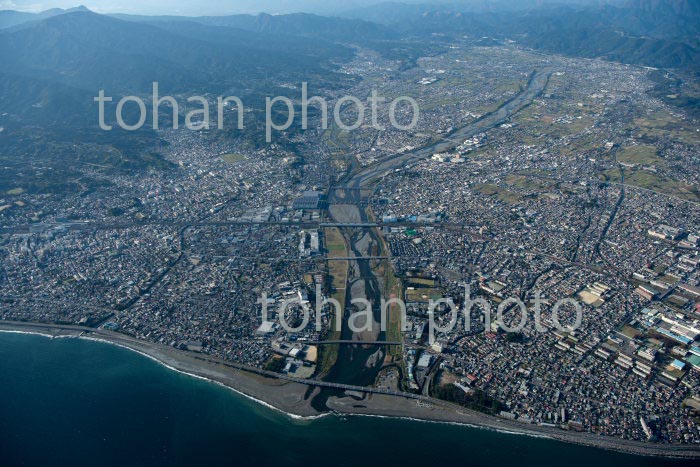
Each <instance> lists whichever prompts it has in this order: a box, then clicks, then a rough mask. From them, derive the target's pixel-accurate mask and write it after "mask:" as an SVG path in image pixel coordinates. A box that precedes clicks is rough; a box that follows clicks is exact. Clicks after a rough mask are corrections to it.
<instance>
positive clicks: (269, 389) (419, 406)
mask: <svg viewBox="0 0 700 467" xmlns="http://www.w3.org/2000/svg"><path fill="white" fill-rule="evenodd" d="M0 331H5V332H19V333H31V334H40V335H43V336H47V337H51V338H81V339H89V340H95V341H101V342H104V343H108V344H113V345H118V346H120V347H124V348H127V349H129V350H132V351H134V352H137V353H139V354H141V355H143V356H145V357H147V358H150V359H152V360H154V361H156V362H158V363H160V364H161V365H164V366H166V367H167V368H169V369H171V370H173V371H178V372H181V373H185V374H188V375H190V376H193V377H195V378H201V379H205V380H207V381H210V382H213V383H215V384H219V385H222V386H225V387H227V388H229V389H231V390H233V391H235V392H236V393H238V394H241V395H243V396H245V397H247V398H249V399H251V400H254V401H255V402H257V403H259V404H262V405H265V406H266V407H268V408H270V409H272V410H276V411H280V412H283V413H285V414H286V415H288V416H289V417H290V418H292V419H295V420H308V419H313V418H316V417H320V416H324V415H327V413H322V412H318V411H317V410H315V409H313V408H312V407H311V406H310V404H309V401H310V399H311V395H312V393H313V392H314V391H315V390H317V389H315V390H314V389H313V388H311V389H310V387H309V386H307V385H305V384H302V383H297V382H292V381H284V380H281V379H279V378H273V377H269V376H265V375H261V374H256V373H255V372H252V371H247V370H245V369H242V368H235V367H234V366H233V365H232V364H231V363H230V362H225V361H222V360H218V359H214V358H211V357H208V356H204V355H199V354H194V353H191V352H184V351H180V350H177V349H173V348H171V347H168V346H164V345H159V344H153V343H149V342H144V341H141V340H138V339H134V338H131V337H129V336H125V335H123V334H119V333H115V332H111V331H107V330H102V329H99V330H96V329H90V328H84V327H80V326H61V325H47V324H38V323H17V322H0ZM251 370H254V369H251ZM328 406H329V408H331V409H332V410H334V411H335V412H338V413H341V414H347V415H350V416H374V417H395V418H403V419H412V420H420V421H426V422H439V423H451V424H461V425H467V426H471V427H478V428H484V429H489V430H498V431H501V432H508V433H513V434H521V435H528V436H536V437H546V438H549V439H554V440H559V441H564V442H567V443H574V444H580V445H586V446H592V447H597V448H602V449H608V450H614V451H620V452H626V453H632V454H639V455H646V456H660V457H677V458H686V459H697V458H700V446H699V447H692V446H682V445H667V444H654V443H643V442H637V441H627V440H620V439H615V438H608V437H603V436H598V435H592V434H589V433H576V432H569V431H565V430H561V429H558V428H552V427H543V426H538V425H530V424H528V425H524V424H522V423H518V422H514V421H510V420H505V419H500V418H497V417H492V416H489V415H485V414H482V413H479V412H475V411H470V410H467V409H465V408H462V407H458V406H455V405H452V404H449V403H446V402H444V401H438V400H431V401H430V403H428V404H426V403H423V402H420V403H419V402H418V401H416V400H414V399H408V398H403V397H399V396H389V395H384V394H369V395H367V396H366V397H365V398H364V399H363V400H358V399H356V398H353V397H332V398H330V399H329V401H328Z"/></svg>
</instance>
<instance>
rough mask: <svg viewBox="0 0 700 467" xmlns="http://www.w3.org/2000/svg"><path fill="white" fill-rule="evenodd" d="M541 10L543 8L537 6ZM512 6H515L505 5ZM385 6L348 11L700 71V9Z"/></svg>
mask: <svg viewBox="0 0 700 467" xmlns="http://www.w3.org/2000/svg"><path fill="white" fill-rule="evenodd" d="M535 3H537V5H535ZM505 5H506V6H507V5H509V4H505ZM470 6H471V8H468V9H460V8H459V6H455V5H444V6H440V5H434V4H426V5H413V4H412V5H401V4H398V3H383V4H379V5H377V6H375V7H372V8H362V9H356V10H352V11H348V12H346V13H345V15H346V16H347V17H349V18H355V19H364V20H367V21H373V22H377V23H379V24H383V25H385V26H387V27H389V28H391V29H393V30H400V31H402V32H403V33H404V34H431V33H438V34H452V35H464V34H467V35H471V36H473V37H479V36H486V37H492V38H496V39H512V40H515V41H516V42H518V43H520V44H522V45H524V46H527V47H532V48H535V49H538V50H543V51H546V52H551V53H561V54H566V55H572V56H582V57H588V58H604V59H608V60H613V61H620V62H624V63H632V64H638V65H646V66H653V67H662V68H690V69H692V68H696V69H698V68H700V2H697V1H692V0H621V1H620V2H580V4H579V2H575V3H573V4H567V5H558V4H556V3H554V2H552V3H551V4H545V5H542V4H541V3H540V2H521V3H519V6H520V8H519V9H516V4H515V2H513V5H512V10H510V11H504V10H507V8H506V7H505V6H503V4H502V8H500V9H499V8H488V7H487V6H483V7H482V8H479V7H478V2H473V3H470Z"/></svg>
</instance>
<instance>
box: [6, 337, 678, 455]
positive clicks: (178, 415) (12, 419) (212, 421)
mask: <svg viewBox="0 0 700 467" xmlns="http://www.w3.org/2000/svg"><path fill="white" fill-rule="evenodd" d="M248 465H250V466H268V465H270V466H276V467H286V466H297V465H303V466H314V465H324V466H356V465H364V466H374V465H378V466H394V465H396V466H413V465H416V466H418V465H420V466H431V465H443V466H446V465H459V466H490V467H491V466H510V465H517V466H520V467H528V466H538V467H540V466H559V467H560V466H562V465H565V466H566V467H575V466H595V467H602V466H608V465H609V466H616V467H623V466H634V467H644V466H667V465H668V466H676V465H692V463H688V462H687V461H686V462H683V461H675V460H659V459H652V458H647V457H639V456H632V455H625V454H618V453H613V452H608V451H603V450H599V449H593V448H587V447H581V446H575V445H568V444H565V443H560V442H556V441H551V440H546V439H538V438H532V437H526V436H522V435H512V434H505V433H498V432H494V431H488V430H481V429H476V428H468V427H462V426H454V425H447V424H435V423H425V422H418V421H411V420H396V419H384V418H369V417H350V418H348V419H345V420H343V419H339V418H337V417H334V416H329V417H323V418H320V419H316V420H311V421H298V420H292V419H290V418H289V417H287V416H286V415H284V414H281V413H279V412H277V411H275V410H272V409H269V408H265V407H263V406H261V405H259V404H257V403H255V402H253V401H251V400H249V399H247V398H245V397H243V396H240V395H238V394H236V393H234V392H232V391H230V390H228V389H226V388H223V387H220V386H217V385H215V384H211V383H208V382H206V381H202V380H199V379H195V378H191V377H189V376H187V375H183V374H180V373H177V372H173V371H170V370H168V369H166V368H164V367H162V366H161V365H159V364H157V363H156V362H154V361H152V360H150V359H148V358H146V357H143V356H141V355H138V354H136V353H133V352H130V351H128V350H126V349H122V348H119V347H116V346H112V345H108V344H103V343H98V342H91V341H86V340H80V339H49V338H45V337H42V336H35V335H26V334H8V333H0V466H2V467H10V466H12V467H14V466H41V467H45V466H72V467H78V466H119V467H125V466H150V467H157V466H248Z"/></svg>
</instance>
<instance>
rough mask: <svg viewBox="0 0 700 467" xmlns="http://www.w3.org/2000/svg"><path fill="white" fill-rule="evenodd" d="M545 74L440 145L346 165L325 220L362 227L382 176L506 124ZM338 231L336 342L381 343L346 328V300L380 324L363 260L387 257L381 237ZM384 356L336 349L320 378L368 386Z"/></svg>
mask: <svg viewBox="0 0 700 467" xmlns="http://www.w3.org/2000/svg"><path fill="white" fill-rule="evenodd" d="M549 75H550V72H549V70H536V71H533V73H532V74H531V75H530V79H529V81H528V83H527V87H526V88H525V89H524V90H523V91H522V92H520V93H519V94H518V95H517V96H515V97H514V98H512V99H511V100H509V101H507V102H505V103H504V104H502V105H501V106H500V107H499V108H498V109H496V110H495V111H493V112H492V113H489V114H486V115H484V116H482V117H481V118H479V119H477V120H475V121H473V122H471V123H469V124H467V125H465V126H464V127H461V128H458V129H457V130H455V131H454V132H452V133H451V134H449V135H447V136H445V138H444V139H443V140H442V141H439V142H437V143H433V144H431V145H429V146H425V147H422V148H418V149H415V150H413V151H410V152H407V153H402V154H397V155H395V156H392V157H389V158H388V159H385V160H383V161H381V162H379V163H377V164H375V165H372V166H369V167H365V168H361V169H359V170H355V169H356V168H357V167H356V165H355V164H354V163H351V164H350V167H351V169H350V171H349V172H348V174H347V176H346V177H345V178H344V179H343V181H342V182H341V183H340V184H339V185H338V186H336V187H333V188H331V192H330V193H329V194H328V201H329V209H328V216H329V218H330V219H332V221H333V222H335V223H338V224H352V223H367V222H368V214H367V211H366V206H367V198H368V197H369V193H371V191H372V188H373V187H374V186H376V184H377V183H379V181H380V180H381V178H382V177H383V176H384V175H386V174H388V173H390V172H392V171H397V170H401V169H402V168H405V167H407V166H410V164H412V163H414V162H416V161H418V160H421V159H424V158H427V157H430V156H431V155H432V154H433V153H436V152H444V151H449V150H451V149H454V148H455V147H457V146H458V145H459V144H460V143H461V142H462V140H464V139H466V138H469V137H472V136H474V135H476V134H479V133H482V132H485V131H488V130H489V129H491V128H494V127H496V126H497V125H500V124H502V123H504V122H506V121H507V120H508V119H509V118H510V117H511V116H512V115H514V114H515V113H517V112H519V111H520V110H522V109H523V108H525V107H527V106H528V105H529V104H530V102H532V100H533V99H534V98H536V97H537V96H538V95H539V94H540V93H541V92H542V91H543V90H544V88H545V86H546V85H547V82H548V81H549ZM340 232H341V234H342V235H343V237H344V238H345V242H346V245H347V247H348V253H349V256H350V257H352V258H353V259H350V260H348V261H349V263H350V267H349V271H350V273H349V274H348V277H347V282H346V290H349V291H350V293H347V294H346V296H345V303H344V304H343V306H344V310H343V314H344V316H343V320H342V330H341V339H343V340H358V341H371V342H377V341H383V340H386V332H384V331H379V332H374V333H363V334H361V335H358V334H357V333H354V332H353V331H352V330H351V329H350V327H349V321H348V318H349V317H350V315H351V313H352V312H353V310H356V308H354V305H352V303H351V302H352V300H353V299H358V298H363V299H367V300H369V301H370V302H371V303H372V316H373V318H374V321H375V324H376V323H379V322H381V316H380V314H381V307H380V303H381V299H382V298H386V297H383V294H382V291H383V285H384V283H383V281H384V279H383V278H380V277H377V274H376V272H375V268H373V267H372V260H371V259H367V258H366V257H367V256H371V255H372V251H376V252H377V255H378V256H381V255H385V254H388V252H382V250H383V248H382V242H381V241H380V238H379V236H380V235H381V234H380V232H379V230H378V228H369V227H351V226H344V227H341V228H340ZM373 249H374V250H373ZM386 264H387V267H391V264H390V262H389V261H388V260H387V261H386ZM378 351H381V353H382V354H381V355H379V354H377V352H378ZM386 352H387V347H386V346H377V345H362V344H341V345H340V348H339V350H338V358H337V360H336V362H335V364H334V365H333V366H332V367H331V369H330V370H329V371H328V373H327V374H326V375H325V376H324V378H323V379H324V380H325V381H332V382H336V383H342V384H349V385H355V386H373V385H374V383H375V380H376V378H377V375H378V374H379V371H380V370H381V369H382V367H383V366H384V364H383V363H384V358H383V357H384V356H386ZM339 393H342V391H338V390H333V391H331V390H327V389H324V390H322V391H321V392H320V393H319V394H318V395H317V396H316V397H314V398H313V400H312V405H313V406H314V407H315V408H317V409H319V408H321V407H324V408H325V401H326V400H327V398H328V397H329V396H330V395H331V394H332V395H339ZM326 409H327V408H326Z"/></svg>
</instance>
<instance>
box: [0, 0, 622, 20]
mask: <svg viewBox="0 0 700 467" xmlns="http://www.w3.org/2000/svg"><path fill="white" fill-rule="evenodd" d="M385 1H397V2H400V3H422V4H427V3H442V4H448V3H463V2H464V3H466V2H474V3H479V4H482V5H483V4H489V3H503V2H504V1H506V0H0V10H20V11H31V12H37V11H43V10H48V9H49V8H72V7H75V6H78V5H79V4H80V3H82V4H84V5H85V6H86V7H88V8H90V9H91V10H93V11H96V12H98V13H137V14H145V15H154V14H161V15H162V14H169V15H186V16H202V15H227V14H232V13H259V12H261V11H264V12H267V13H291V12H298V11H305V12H314V13H331V12H337V11H344V10H350V9H352V8H354V7H363V6H368V5H374V4H377V3H382V2H385ZM517 1H518V0H510V2H513V3H515V2H517ZM522 1H523V2H524V3H528V4H532V3H540V2H549V3H552V2H557V3H567V2H568V3H574V2H575V3H581V2H585V1H588V2H601V1H610V0H522ZM618 1H619V0H618Z"/></svg>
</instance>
